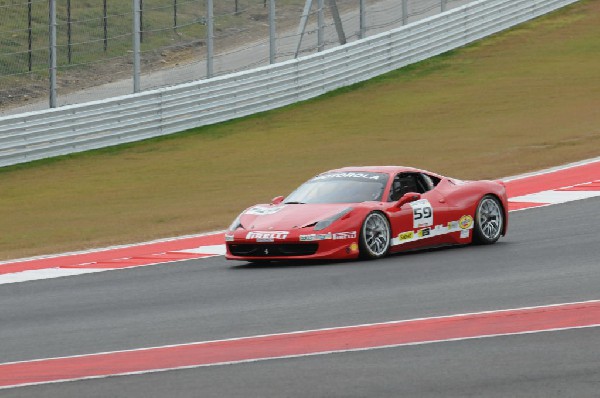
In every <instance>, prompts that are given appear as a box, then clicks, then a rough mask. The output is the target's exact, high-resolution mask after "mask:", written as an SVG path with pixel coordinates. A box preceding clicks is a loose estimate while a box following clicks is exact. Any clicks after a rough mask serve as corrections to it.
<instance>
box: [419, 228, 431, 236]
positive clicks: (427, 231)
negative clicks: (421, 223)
mask: <svg viewBox="0 0 600 398" xmlns="http://www.w3.org/2000/svg"><path fill="white" fill-rule="evenodd" d="M417 235H418V236H419V238H426V237H428V236H431V229H430V228H423V229H420V230H419V232H417Z"/></svg>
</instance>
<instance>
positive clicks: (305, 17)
mask: <svg viewBox="0 0 600 398" xmlns="http://www.w3.org/2000/svg"><path fill="white" fill-rule="evenodd" d="M265 1H266V0H265ZM311 7H312V0H306V3H304V11H302V17H301V18H300V25H298V34H297V36H298V44H297V45H296V52H295V53H294V58H298V55H299V54H300V48H301V47H302V37H304V32H305V31H306V24H307V23H308V14H309V13H310V8H311Z"/></svg>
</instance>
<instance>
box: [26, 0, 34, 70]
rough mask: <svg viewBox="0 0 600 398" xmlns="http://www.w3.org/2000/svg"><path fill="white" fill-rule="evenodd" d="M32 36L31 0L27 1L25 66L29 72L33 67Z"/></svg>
mask: <svg viewBox="0 0 600 398" xmlns="http://www.w3.org/2000/svg"><path fill="white" fill-rule="evenodd" d="M32 42H33V34H32V31H31V0H27V66H28V70H29V72H31V69H32V67H33V52H32V51H31V48H32Z"/></svg>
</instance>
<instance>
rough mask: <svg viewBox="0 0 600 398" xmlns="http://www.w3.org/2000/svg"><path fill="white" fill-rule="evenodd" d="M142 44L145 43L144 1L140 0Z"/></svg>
mask: <svg viewBox="0 0 600 398" xmlns="http://www.w3.org/2000/svg"><path fill="white" fill-rule="evenodd" d="M139 10H140V43H143V42H144V0H140V7H139Z"/></svg>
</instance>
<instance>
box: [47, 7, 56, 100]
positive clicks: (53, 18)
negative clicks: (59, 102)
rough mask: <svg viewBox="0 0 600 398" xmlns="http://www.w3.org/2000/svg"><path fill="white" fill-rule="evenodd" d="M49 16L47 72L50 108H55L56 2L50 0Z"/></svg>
mask: <svg viewBox="0 0 600 398" xmlns="http://www.w3.org/2000/svg"><path fill="white" fill-rule="evenodd" d="M49 14H50V15H49V17H50V18H49V19H48V20H49V22H50V26H49V30H50V32H49V33H50V35H49V38H50V40H49V41H50V43H49V44H50V49H49V50H50V59H49V60H48V61H49V62H48V64H49V65H48V72H49V75H50V108H56V0H50V4H49Z"/></svg>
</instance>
